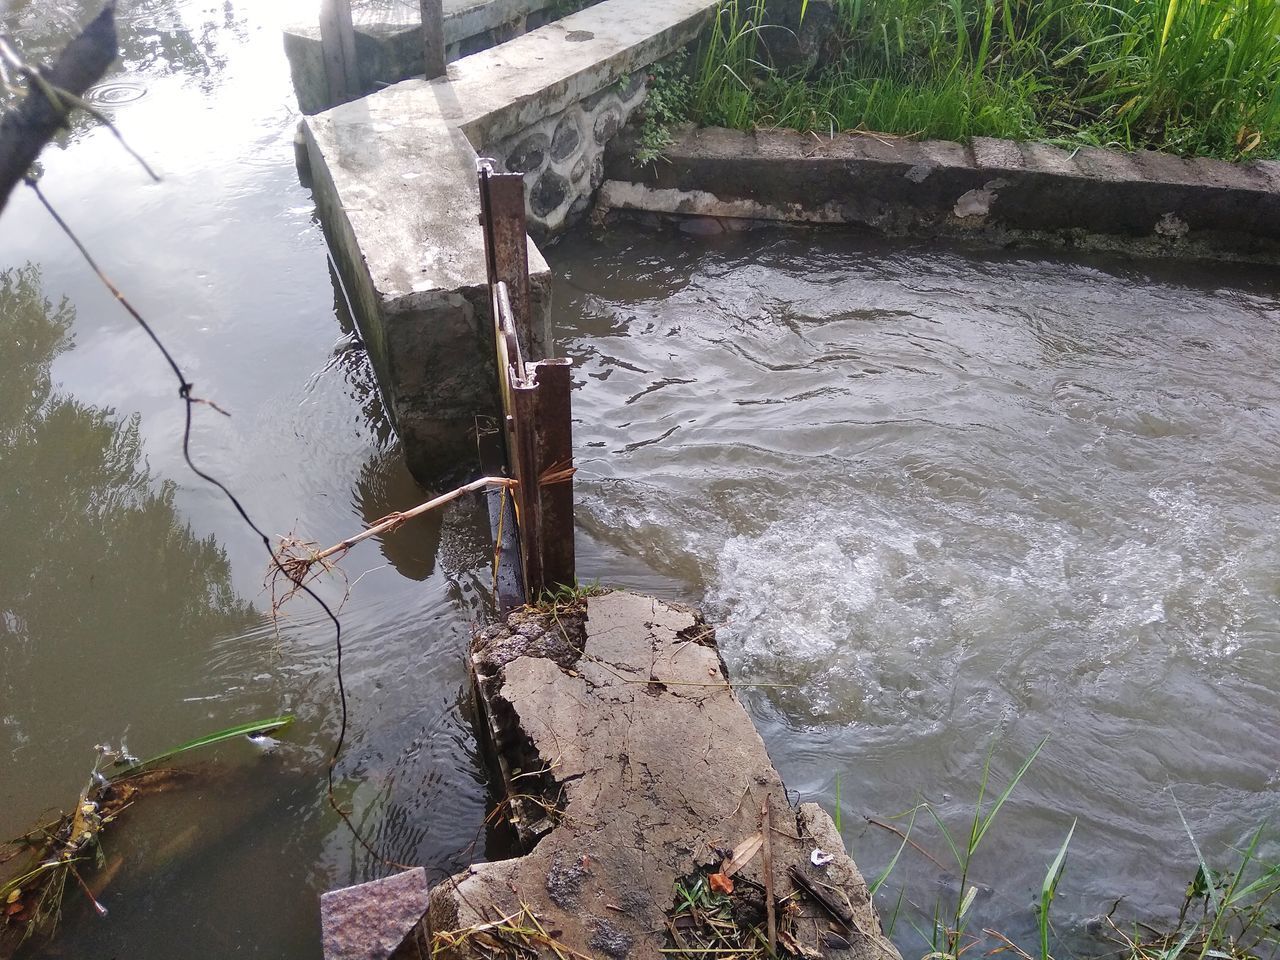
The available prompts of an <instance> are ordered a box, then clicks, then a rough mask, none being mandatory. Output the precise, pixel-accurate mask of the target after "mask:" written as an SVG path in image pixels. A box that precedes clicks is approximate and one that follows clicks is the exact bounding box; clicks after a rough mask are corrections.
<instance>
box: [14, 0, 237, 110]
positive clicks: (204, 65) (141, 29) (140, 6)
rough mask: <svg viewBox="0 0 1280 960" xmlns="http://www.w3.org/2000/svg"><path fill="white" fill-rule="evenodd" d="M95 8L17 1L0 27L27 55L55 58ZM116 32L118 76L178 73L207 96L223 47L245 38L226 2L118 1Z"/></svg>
mask: <svg viewBox="0 0 1280 960" xmlns="http://www.w3.org/2000/svg"><path fill="white" fill-rule="evenodd" d="M101 8H102V4H101V3H96V2H84V0H71V2H68V0H56V2H46V0H18V2H17V3H15V4H14V5H13V6H12V8H11V9H10V11H9V12H8V14H7V15H5V16H4V17H3V23H4V27H5V29H6V30H8V31H10V32H11V33H13V34H14V35H15V36H16V37H17V40H18V43H19V44H20V46H21V48H22V50H23V52H24V53H25V54H26V56H27V57H29V58H31V59H43V58H46V57H51V56H54V55H56V54H57V52H58V51H60V50H61V49H62V47H63V46H64V45H65V44H66V43H67V41H68V40H69V39H70V38H71V37H73V36H75V35H76V33H78V32H79V30H80V29H81V28H82V27H83V26H84V24H85V23H86V22H87V20H88V19H89V18H90V17H92V16H93V15H95V14H96V13H97V12H98V11H99V10H100V9H101ZM116 30H117V33H118V34H119V42H120V62H119V64H118V70H119V72H127V73H140V74H148V75H156V76H167V75H174V74H180V75H182V76H184V77H187V78H188V79H189V81H190V82H192V83H194V84H196V85H198V86H199V87H200V89H202V90H204V91H206V92H208V91H209V90H211V89H212V88H213V86H214V85H215V84H216V79H217V74H218V73H219V72H221V71H222V70H223V69H225V68H226V66H227V63H228V56H227V53H226V49H227V48H228V47H229V46H232V45H234V44H237V43H243V42H244V41H245V40H246V38H247V35H248V22H247V20H246V18H245V17H244V16H243V15H241V14H239V13H237V12H236V8H235V5H234V4H233V3H232V2H231V0H225V2H223V3H222V4H220V5H218V6H216V7H204V6H194V5H192V4H190V3H180V2H177V0H123V2H121V3H119V5H118V6H117V8H116ZM107 105H109V104H107Z"/></svg>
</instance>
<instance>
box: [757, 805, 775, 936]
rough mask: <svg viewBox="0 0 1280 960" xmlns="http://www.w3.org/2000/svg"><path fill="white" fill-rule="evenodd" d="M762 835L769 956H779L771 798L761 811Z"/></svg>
mask: <svg viewBox="0 0 1280 960" xmlns="http://www.w3.org/2000/svg"><path fill="white" fill-rule="evenodd" d="M760 833H761V835H762V836H763V837H764V843H763V845H762V846H761V853H762V854H763V856H764V915H765V928H766V930H767V931H768V935H769V956H771V957H776V956H777V955H778V915H777V913H776V912H775V910H774V906H773V841H772V838H771V837H770V834H771V833H772V830H771V828H770V826H769V798H768V797H765V800H764V806H763V807H762V808H761V810H760Z"/></svg>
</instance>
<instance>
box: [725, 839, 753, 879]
mask: <svg viewBox="0 0 1280 960" xmlns="http://www.w3.org/2000/svg"><path fill="white" fill-rule="evenodd" d="M763 844H764V834H763V833H754V834H752V835H751V836H749V837H747V839H745V840H743V841H742V842H741V843H740V844H738V845H737V846H736V847H734V848H733V854H732V855H731V856H730V857H729V859H728V860H726V861H725V862H724V863H722V864H720V872H721V873H723V874H724V875H725V876H726V877H732V876H733V875H734V874H735V873H737V872H738V871H739V870H741V869H742V868H743V867H745V866H746V865H747V864H748V863H750V862H751V861H752V860H753V859H755V855H756V854H757V853H759V852H760V847H761V846H762V845H763Z"/></svg>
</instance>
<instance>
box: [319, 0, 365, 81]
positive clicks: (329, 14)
mask: <svg viewBox="0 0 1280 960" xmlns="http://www.w3.org/2000/svg"><path fill="white" fill-rule="evenodd" d="M320 49H321V53H322V54H323V56H324V74H325V79H326V81H328V84H329V102H330V103H331V104H338V103H346V102H347V101H348V100H354V99H355V98H356V97H359V96H361V95H362V94H363V93H364V91H363V90H362V89H361V84H360V69H359V66H358V65H357V63H356V28H355V25H354V24H353V23H352V21H351V0H321V3H320Z"/></svg>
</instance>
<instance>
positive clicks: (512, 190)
mask: <svg viewBox="0 0 1280 960" xmlns="http://www.w3.org/2000/svg"><path fill="white" fill-rule="evenodd" d="M482 162H485V161H482ZM480 216H481V218H482V219H483V221H484V224H485V228H486V231H487V233H486V244H485V247H486V250H485V252H486V254H487V255H488V263H487V265H486V266H487V268H488V273H489V286H490V287H491V288H493V289H495V290H496V289H497V285H498V284H499V283H505V284H506V285H507V295H508V296H509V297H510V298H511V314H512V320H513V322H514V325H515V329H516V335H517V336H518V337H519V339H520V349H521V352H522V353H523V355H524V356H526V357H528V356H529V351H530V349H531V348H532V346H533V328H532V320H531V317H532V315H533V311H532V307H531V304H530V303H529V234H528V230H527V228H526V226H525V213H524V174H520V173H493V172H492V171H491V170H490V169H488V168H487V167H485V168H482V169H481V171H480Z"/></svg>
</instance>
